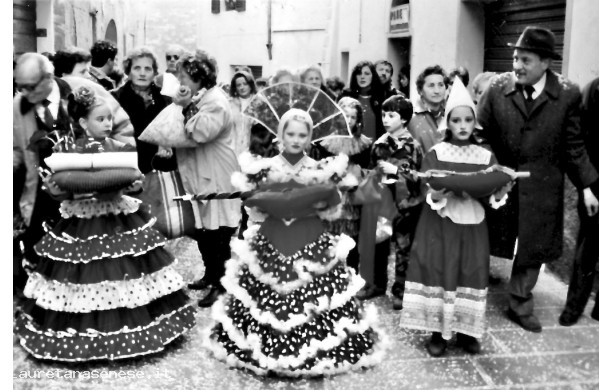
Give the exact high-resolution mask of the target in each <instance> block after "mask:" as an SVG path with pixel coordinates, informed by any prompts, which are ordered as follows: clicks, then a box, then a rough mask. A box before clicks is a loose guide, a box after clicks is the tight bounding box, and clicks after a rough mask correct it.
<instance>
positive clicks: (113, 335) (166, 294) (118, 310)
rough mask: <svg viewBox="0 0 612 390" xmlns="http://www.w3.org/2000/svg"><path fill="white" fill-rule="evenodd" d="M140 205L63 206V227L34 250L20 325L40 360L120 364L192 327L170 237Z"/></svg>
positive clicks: (107, 201)
mask: <svg viewBox="0 0 612 390" xmlns="http://www.w3.org/2000/svg"><path fill="white" fill-rule="evenodd" d="M145 207H146V206H145V205H143V204H142V203H141V202H140V201H139V200H136V199H134V198H131V197H129V196H126V195H122V194H121V193H120V192H117V193H115V196H111V195H109V194H106V195H105V197H104V198H87V199H75V200H64V201H63V202H62V203H61V208H60V212H61V216H62V219H61V221H60V222H59V223H58V224H57V226H55V228H53V229H52V230H49V231H48V233H47V234H46V235H45V236H44V237H43V238H42V240H41V241H40V242H39V243H38V244H37V245H36V247H35V250H36V252H37V253H38V255H40V256H41V257H42V260H41V262H40V264H39V265H38V267H37V268H36V269H35V271H33V272H32V273H31V274H30V277H29V280H28V282H27V285H26V287H25V289H24V294H25V296H26V298H27V299H26V300H25V302H24V303H23V305H22V307H21V313H20V314H19V316H18V317H17V320H16V334H17V336H18V337H19V338H20V342H21V345H22V346H23V348H25V349H26V350H27V351H28V352H29V353H30V354H31V355H33V356H34V357H36V358H38V359H49V360H57V361H64V362H81V361H89V360H99V359H101V360H117V359H124V358H131V357H136V356H141V355H146V354H150V353H155V352H159V351H161V350H163V349H164V348H165V346H166V345H167V344H168V343H170V342H171V341H172V340H174V339H176V338H177V337H179V336H181V335H182V334H183V333H185V332H186V331H187V330H189V329H190V328H192V327H193V326H194V325H195V316H194V315H195V309H194V308H193V307H192V306H191V305H190V304H189V302H188V300H189V298H188V297H187V295H186V294H185V293H184V292H183V291H182V290H181V289H182V287H183V284H184V283H183V280H182V278H181V276H180V275H179V274H178V273H177V272H176V271H175V270H174V269H173V268H172V263H173V262H174V258H173V256H172V255H171V254H170V253H168V252H167V251H166V250H165V249H164V248H163V246H164V244H165V238H164V237H163V236H162V235H161V234H160V233H159V232H158V231H157V230H155V229H154V228H153V224H154V222H155V219H154V218H151V217H150V215H149V214H148V211H147V210H145Z"/></svg>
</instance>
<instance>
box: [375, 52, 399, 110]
mask: <svg viewBox="0 0 612 390" xmlns="http://www.w3.org/2000/svg"><path fill="white" fill-rule="evenodd" d="M374 66H376V73H377V74H378V78H379V79H380V83H381V84H382V87H383V91H384V96H383V101H384V100H387V99H388V98H390V97H391V96H395V95H403V93H401V92H400V91H398V90H397V89H396V88H395V87H394V86H393V82H392V80H393V65H391V63H390V62H389V61H387V60H379V61H376V64H374Z"/></svg>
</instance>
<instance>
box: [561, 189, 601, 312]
mask: <svg viewBox="0 0 612 390" xmlns="http://www.w3.org/2000/svg"><path fill="white" fill-rule="evenodd" d="M580 195H581V196H580V199H579V203H578V216H579V217H580V228H579V230H578V239H577V240H576V253H575V255H574V269H573V272H572V279H571V281H570V285H569V289H568V290H567V301H566V302H565V311H567V312H569V313H570V314H572V315H574V316H580V315H581V314H582V312H583V311H584V307H585V306H586V304H587V302H588V300H589V296H590V295H591V291H592V290H593V281H594V280H595V275H596V268H597V263H598V261H599V213H597V214H596V215H594V216H592V217H589V216H588V214H587V212H586V210H585V208H584V203H583V202H584V201H583V199H582V194H580ZM593 317H595V318H599V291H598V292H597V294H596V296H595V307H594V308H593Z"/></svg>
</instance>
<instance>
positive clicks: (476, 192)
mask: <svg viewBox="0 0 612 390" xmlns="http://www.w3.org/2000/svg"><path fill="white" fill-rule="evenodd" d="M429 172H432V177H430V178H428V179H425V180H426V181H427V183H429V185H430V186H431V188H433V189H434V190H442V189H445V190H448V191H452V192H455V193H457V194H461V193H463V192H466V193H467V194H469V195H470V196H472V197H474V198H483V197H486V196H489V195H491V194H493V193H494V192H495V191H497V190H498V189H500V188H501V187H503V186H504V185H505V184H507V183H509V182H510V181H512V176H510V175H509V174H508V173H506V172H502V171H492V172H491V171H480V172H474V173H473V174H472V173H470V174H465V173H455V174H453V173H447V174H445V175H440V176H437V175H436V172H435V171H429Z"/></svg>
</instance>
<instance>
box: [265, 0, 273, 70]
mask: <svg viewBox="0 0 612 390" xmlns="http://www.w3.org/2000/svg"><path fill="white" fill-rule="evenodd" d="M266 47H267V48H268V59H269V60H272V0H268V43H266Z"/></svg>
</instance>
